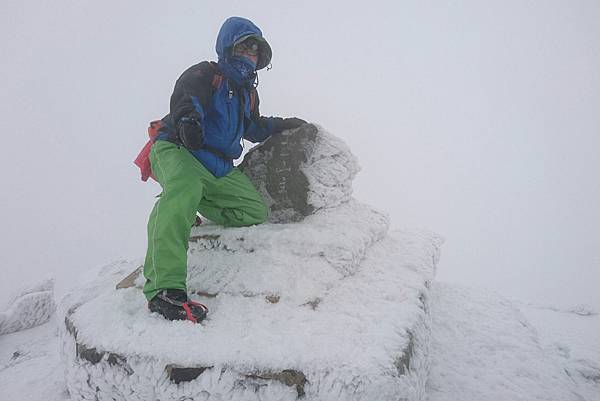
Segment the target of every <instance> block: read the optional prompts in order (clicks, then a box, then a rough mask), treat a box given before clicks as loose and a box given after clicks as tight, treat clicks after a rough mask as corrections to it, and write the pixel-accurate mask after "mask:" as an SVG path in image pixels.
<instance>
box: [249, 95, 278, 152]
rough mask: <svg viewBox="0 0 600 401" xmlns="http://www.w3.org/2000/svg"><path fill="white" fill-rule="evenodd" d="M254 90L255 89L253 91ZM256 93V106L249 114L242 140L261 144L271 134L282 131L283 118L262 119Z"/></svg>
mask: <svg viewBox="0 0 600 401" xmlns="http://www.w3.org/2000/svg"><path fill="white" fill-rule="evenodd" d="M255 90H256V89H255ZM255 93H256V96H255V97H256V105H255V107H254V110H253V111H252V113H251V114H250V124H249V125H248V128H247V129H246V132H245V133H244V139H247V140H249V141H250V142H254V143H256V142H262V141H264V140H266V139H267V138H268V137H270V136H271V135H273V134H277V133H279V132H281V131H283V126H282V124H283V118H281V117H264V116H261V115H260V111H259V107H258V106H259V103H260V101H259V98H258V92H255Z"/></svg>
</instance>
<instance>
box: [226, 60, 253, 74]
mask: <svg viewBox="0 0 600 401" xmlns="http://www.w3.org/2000/svg"><path fill="white" fill-rule="evenodd" d="M229 64H231V66H232V67H233V68H234V69H235V70H236V71H237V72H239V73H240V75H241V76H242V77H243V78H248V77H249V76H251V75H252V74H254V70H256V63H254V62H253V61H252V60H250V59H249V58H247V57H244V56H233V57H232V58H231V61H230V62H229Z"/></svg>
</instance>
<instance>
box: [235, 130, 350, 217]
mask: <svg viewBox="0 0 600 401" xmlns="http://www.w3.org/2000/svg"><path fill="white" fill-rule="evenodd" d="M239 167H240V169H241V170H242V171H244V173H245V174H246V175H247V176H248V177H249V178H250V180H251V181H252V182H253V183H254V185H255V186H256V188H257V189H258V191H259V192H260V193H261V194H262V195H263V198H264V199H265V200H266V202H267V203H268V205H269V210H270V213H269V221H270V222H273V223H287V222H293V221H300V220H302V219H303V218H304V217H306V216H308V215H310V214H313V213H314V212H316V211H318V210H320V209H324V208H332V207H336V206H339V205H341V204H342V203H344V202H347V201H349V200H350V198H351V195H352V179H353V178H354V176H355V175H356V173H358V171H359V170H360V167H359V165H358V161H357V160H356V158H355V157H354V155H353V154H352V153H351V152H350V149H349V148H348V146H346V144H345V143H344V142H343V141H342V140H341V139H339V138H337V137H335V136H333V135H331V134H329V133H328V132H326V131H325V130H324V129H323V128H321V127H319V126H316V125H314V124H305V125H303V126H302V127H300V128H297V129H295V130H289V131H284V132H282V133H281V134H278V135H276V136H273V137H271V138H270V139H268V140H267V141H265V142H264V143H262V144H261V145H259V146H257V147H255V148H253V149H252V150H251V151H250V152H248V154H247V155H246V157H245V158H244V161H243V163H242V164H240V166H239Z"/></svg>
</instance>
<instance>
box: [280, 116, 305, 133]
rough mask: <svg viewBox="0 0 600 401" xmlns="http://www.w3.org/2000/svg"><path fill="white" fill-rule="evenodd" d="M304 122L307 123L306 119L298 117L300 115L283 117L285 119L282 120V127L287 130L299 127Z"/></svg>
mask: <svg viewBox="0 0 600 401" xmlns="http://www.w3.org/2000/svg"><path fill="white" fill-rule="evenodd" d="M304 124H306V121H304V120H303V119H301V118H298V117H290V118H284V119H283V121H282V122H281V127H282V129H283V130H286V129H293V128H298V127H300V126H302V125H304Z"/></svg>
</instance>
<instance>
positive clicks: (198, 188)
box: [144, 17, 306, 322]
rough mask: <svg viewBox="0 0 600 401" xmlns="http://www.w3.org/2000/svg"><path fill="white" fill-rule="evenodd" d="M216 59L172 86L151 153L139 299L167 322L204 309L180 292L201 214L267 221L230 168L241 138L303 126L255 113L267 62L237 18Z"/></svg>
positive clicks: (265, 47) (229, 23)
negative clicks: (154, 184) (152, 193)
mask: <svg viewBox="0 0 600 401" xmlns="http://www.w3.org/2000/svg"><path fill="white" fill-rule="evenodd" d="M216 50H217V55H218V62H216V63H215V62H208V61H204V62H201V63H199V64H196V65H193V66H192V67H190V68H188V69H187V70H186V71H185V72H184V73H183V74H182V75H181V76H180V77H179V79H178V80H177V82H176V83H175V89H174V90H173V94H172V96H171V102H170V113H169V114H168V115H167V116H165V117H164V118H163V119H162V120H161V128H160V131H159V134H158V136H157V138H156V142H155V143H154V144H153V145H152V148H151V151H150V163H151V167H152V172H153V174H154V176H155V177H156V179H157V181H158V182H159V183H160V185H161V187H162V189H163V191H162V193H161V196H160V197H159V199H158V200H157V202H156V204H155V205H154V208H153V209H152V212H151V214H150V218H149V221H148V250H147V253H146V259H145V262H144V277H145V279H146V283H145V285H144V294H145V296H146V298H147V299H148V307H149V309H150V311H152V312H157V313H159V314H161V315H162V316H164V317H165V318H166V319H169V320H185V319H187V320H192V321H194V322H197V321H200V320H202V319H203V318H205V317H206V314H207V309H206V307H205V306H204V305H201V304H198V303H196V302H193V301H191V300H190V299H189V298H188V296H187V291H186V275H187V250H188V240H189V236H190V231H191V227H192V226H193V224H194V222H195V219H196V212H197V211H199V212H200V213H201V214H202V215H203V216H205V217H206V218H208V219H210V220H212V221H214V222H215V223H217V224H221V225H224V226H249V225H254V224H260V223H263V222H265V221H266V219H267V213H268V210H267V206H266V204H265V202H264V200H263V199H262V197H261V196H260V194H259V193H258V191H257V190H256V189H255V188H254V186H253V185H252V183H251V182H250V180H249V179H248V178H247V177H246V176H245V175H244V173H242V172H241V171H240V170H238V169H237V168H235V167H234V166H233V161H234V160H235V159H237V158H239V157H240V156H241V154H242V150H243V149H242V143H241V142H242V139H246V140H248V141H251V142H262V141H264V140H265V139H267V138H269V137H270V136H271V135H274V134H277V133H279V132H281V131H283V130H286V129H292V128H297V127H299V126H301V125H302V124H305V123H306V122H305V121H304V120H301V119H299V118H295V117H292V118H281V117H264V116H261V115H260V112H259V98H258V92H257V90H256V82H257V71H258V70H261V69H263V68H265V67H267V66H268V65H269V64H270V62H271V56H272V51H271V47H270V46H269V44H268V43H267V41H266V40H265V38H264V37H263V35H262V32H261V30H260V29H259V28H258V27H257V26H256V25H255V24H254V23H252V22H251V21H249V20H248V19H245V18H241V17H231V18H228V19H227V20H226V21H225V22H224V23H223V26H222V27H221V29H220V31H219V34H218V37H217V44H216Z"/></svg>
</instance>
